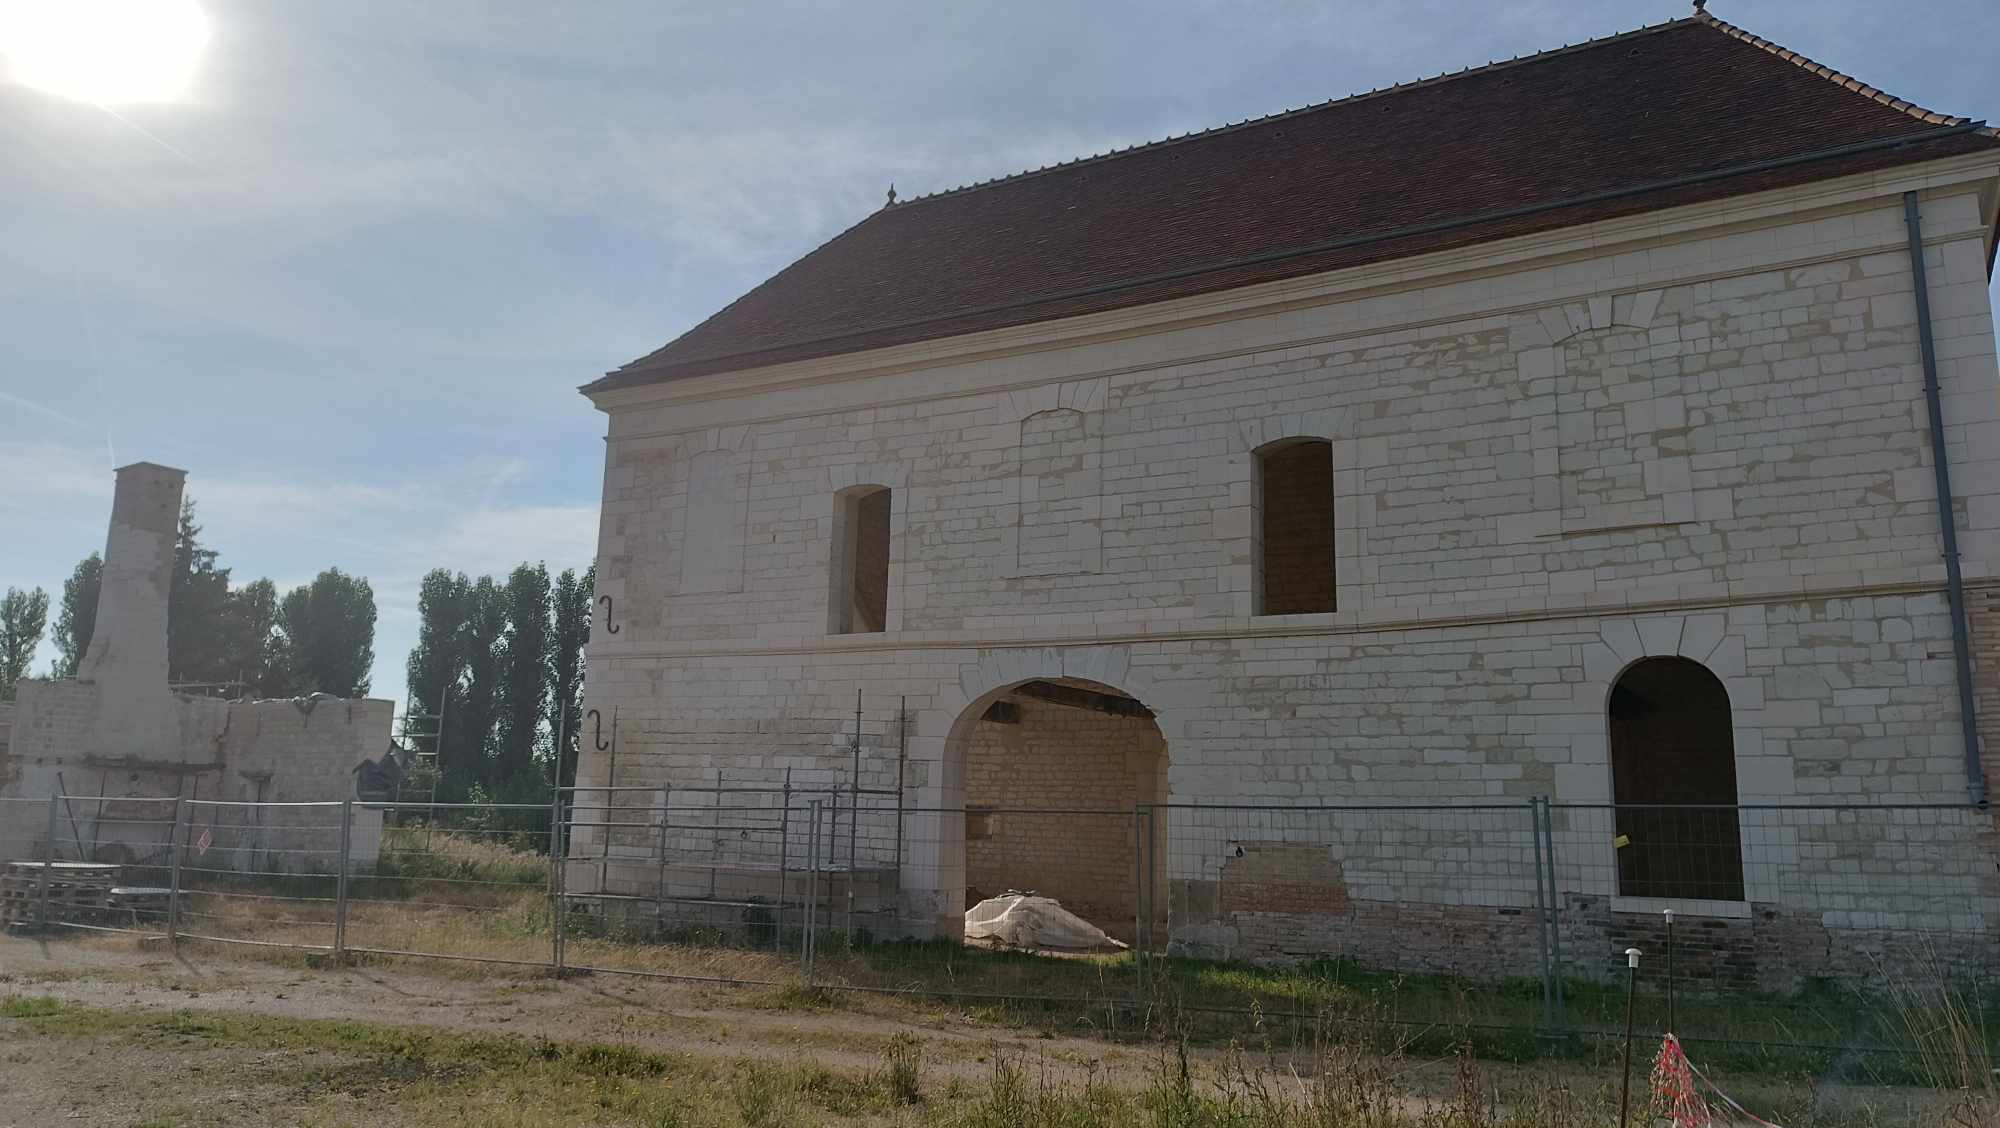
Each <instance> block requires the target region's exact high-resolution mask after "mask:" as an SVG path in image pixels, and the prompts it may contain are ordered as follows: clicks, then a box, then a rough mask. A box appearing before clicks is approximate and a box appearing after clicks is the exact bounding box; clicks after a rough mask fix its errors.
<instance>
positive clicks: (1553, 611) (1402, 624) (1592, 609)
mask: <svg viewBox="0 0 2000 1128" xmlns="http://www.w3.org/2000/svg"><path fill="white" fill-rule="evenodd" d="M1927 571H1936V572H1938V573H1939V575H1938V576H1937V577H1935V578H1930V577H1922V578H1909V579H1901V580H1880V581H1873V582H1870V581H1867V580H1865V579H1861V578H1838V579H1828V580H1826V581H1824V582H1814V581H1812V580H1811V579H1807V580H1804V581H1801V582H1797V583H1792V584H1786V585H1784V586H1782V587H1780V586H1776V585H1772V586H1770V587H1769V588H1768V589H1757V590H1751V589H1750V588H1749V586H1748V585H1745V590H1743V591H1740V592H1735V593H1714V594H1702V595H1689V596H1681V597H1669V598H1662V599H1631V598H1626V597H1624V596H1622V595H1615V596H1612V597H1605V596H1603V595H1601V594H1600V595H1598V597H1597V598H1594V599H1576V600H1511V601H1506V602H1505V604H1504V605H1495V604H1493V603H1488V604H1486V605H1484V606H1479V605H1469V606H1468V605H1451V604H1442V605H1438V606H1435V607H1425V608H1422V609H1421V610H1412V609H1410V608H1384V609H1380V610H1376V611H1370V612H1364V613H1359V614H1347V613H1335V614H1330V615H1300V616H1283V617H1281V618H1282V619H1283V621H1282V622H1280V621H1274V620H1273V619H1271V618H1265V619H1260V620H1248V621H1245V620H1204V621H1200V622H1193V623H1189V624H1187V625H1185V626H1165V625H1161V626H1153V627H1141V626H1137V625H1134V626H1132V627H1130V628H1125V627H1124V626H1123V625H1122V624H1098V623H1094V622H1092V621H1090V620H1088V619H1086V620H1084V621H1082V622H1081V623H1079V624H1078V626H1077V628H1076V629H1075V630H1074V631H1071V632H1056V631H1039V632H1038V631H1032V630H1026V629H1024V630H1021V631H1015V632H1005V633H993V632H987V631H902V632H894V633H888V634H878V635H827V636H824V637H821V638H814V639H800V640H796V641H782V642H744V643H735V644H732V643H724V642H709V641H702V642H686V643H667V644H652V645H647V644H625V643H618V644H606V643H603V642H600V641H596V640H593V641H592V643H591V644H590V646H589V648H588V651H587V654H588V657H589V659H590V660H591V661H595V662H629V661H646V660H655V659H674V658H744V657H765V656H768V657H788V656H799V655H815V656H821V657H837V656H841V655H849V654H877V653H883V652H893V651H911V650H991V649H1019V648H1028V649H1032V648H1037V647H1069V646H1105V645H1114V644H1124V645H1136V644H1147V643H1163V642H1215V641H1232V640H1237V639H1312V638H1337V637H1341V636H1347V635H1367V634H1384V633H1397V632H1404V631H1435V630H1450V629H1454V628H1465V627H1485V626H1498V625H1504V624H1509V623H1552V622H1565V621H1577V620H1591V619H1603V618H1607V617H1613V618H1626V617H1631V616H1641V615H1658V614H1668V613H1674V614H1678V613H1682V612H1689V611H1717V610H1727V609H1729V608H1732V607H1752V606H1772V605H1781V604H1791V603H1800V602H1808V601H1822V600H1829V599H1858V598H1880V597H1884V596H1909V595H1938V596H1942V595H1943V594H1944V592H1945V585H1944V578H1943V574H1942V573H1943V568H1942V567H1941V566H1940V567H1938V568H1936V569H1927ZM1966 586H1967V587H1968V588H1971V589H1973V590H1982V589H1989V588H1991V589H2000V577H1983V578H1980V579H1968V581H1967V584H1966ZM1528 604H1540V605H1541V606H1528Z"/></svg>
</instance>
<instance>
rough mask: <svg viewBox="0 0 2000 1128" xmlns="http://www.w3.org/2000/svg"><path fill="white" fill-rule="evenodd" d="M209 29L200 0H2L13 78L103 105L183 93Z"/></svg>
mask: <svg viewBox="0 0 2000 1128" xmlns="http://www.w3.org/2000/svg"><path fill="white" fill-rule="evenodd" d="M208 34H209V27H208V16H207V15H206V14H205V13H203V12H202V10H201V9H200V8H199V7H197V6H196V5H195V4H194V3H193V0H0V56H5V58H6V61H7V74H8V77H10V78H12V79H13V80H14V81H15V82H18V83H20V84H21V85H23V86H31V87H33V88H35V89H37V90H41V91H44V92H47V93H50V94H56V95H60V96H62V97H65V98H74V99H76V100H77V101H80V102H90V103H93V104H95V105H100V106H115V105H129V104H131V103H135V102H171V101H176V100H178V99H180V98H182V97H184V96H185V95H186V94H187V90H188V87H189V85H190V84H191V83H192V82H193V80H194V72H195V64H196V63H197V62H199V61H200V58H201V51H202V47H203V46H204V45H206V44H207V42H208Z"/></svg>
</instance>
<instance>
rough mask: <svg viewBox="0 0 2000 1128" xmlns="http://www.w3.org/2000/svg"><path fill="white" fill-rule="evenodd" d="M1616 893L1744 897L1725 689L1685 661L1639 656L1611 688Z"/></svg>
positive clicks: (1698, 665)
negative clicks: (1616, 856)
mask: <svg viewBox="0 0 2000 1128" xmlns="http://www.w3.org/2000/svg"><path fill="white" fill-rule="evenodd" d="M1609 711H1610V718H1609V721H1610V729H1609V731H1610V738H1611V793H1612V797H1613V799H1614V801H1615V802H1616V803H1617V805H1618V810H1617V835H1618V836H1617V838H1615V839H1613V843H1614V845H1615V847H1616V849H1617V854H1618V891H1619V892H1620V893H1622V894H1624V895H1625V896H1627V897H1678V898H1698V899H1701V900H1710V901H1741V900H1742V899H1743V845H1742V840H1741V838H1740V836H1739V834H1738V829H1737V812H1736V742H1735V738H1734V736H1733V735H1732V733H1731V722H1730V717H1729V690H1728V689H1726V688H1725V687H1724V686H1723V684H1722V682H1721V680H1720V679H1718V678H1717V677H1716V676H1715V675H1714V674H1713V673H1711V672H1709V669H1708V667H1706V666H1704V665H1702V664H1701V663H1699V662H1696V661H1692V660H1691V659H1687V658H1644V659H1641V660H1640V661H1638V662H1635V663H1633V664H1632V665H1631V666H1630V667H1628V668H1627V669H1626V670H1625V672H1624V673H1623V674H1620V675H1619V677H1618V681H1617V683H1616V684H1615V685H1613V686H1612V687H1611V701H1610V705H1609Z"/></svg>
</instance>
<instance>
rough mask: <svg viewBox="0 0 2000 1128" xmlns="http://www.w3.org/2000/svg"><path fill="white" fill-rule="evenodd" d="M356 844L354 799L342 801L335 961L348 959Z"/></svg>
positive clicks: (335, 898)
mask: <svg viewBox="0 0 2000 1128" xmlns="http://www.w3.org/2000/svg"><path fill="white" fill-rule="evenodd" d="M353 844H354V800H353V799H352V798H348V799H342V800H341V801H340V869H339V870H338V871H337V872H336V874H335V876H334V883H333V962H334V963H335V964H340V963H344V962H345V961H346V959H347V866H348V857H349V854H350V852H351V849H352V847H353Z"/></svg>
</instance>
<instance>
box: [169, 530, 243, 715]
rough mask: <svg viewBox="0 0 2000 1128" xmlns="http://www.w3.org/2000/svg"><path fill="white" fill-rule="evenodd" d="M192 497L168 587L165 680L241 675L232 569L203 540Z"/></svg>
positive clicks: (198, 680) (214, 680)
mask: <svg viewBox="0 0 2000 1128" xmlns="http://www.w3.org/2000/svg"><path fill="white" fill-rule="evenodd" d="M194 516H195V509H194V500H193V499H192V498H188V499H184V500H183V501H182V502H181V521H180V532H179V535H178V536H176V537H175V538H174V574H173V581H172V584H171V585H170V586H169V587H168V589H167V680H168V681H169V682H183V683H187V682H192V683H197V684H213V683H220V682H232V681H237V680H239V679H240V678H241V677H242V675H243V674H244V673H245V671H244V669H243V668H242V667H243V664H244V657H245V656H244V655H242V654H239V653H236V652H234V651H233V650H232V649H231V642H232V640H231V638H230V637H229V636H230V634H231V632H230V630H229V629H228V622H229V613H230V608H229V569H227V568H223V567H219V566H218V565H217V564H216V558H217V555H218V554H217V553H216V551H215V550H214V549H212V548H209V547H208V546H207V545H204V544H203V543H202V541H201V526H200V525H197V524H195V521H194Z"/></svg>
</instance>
